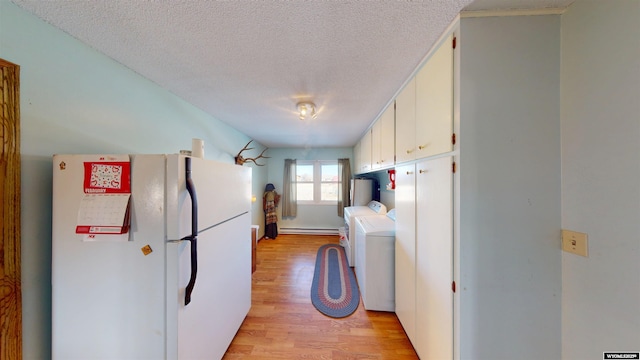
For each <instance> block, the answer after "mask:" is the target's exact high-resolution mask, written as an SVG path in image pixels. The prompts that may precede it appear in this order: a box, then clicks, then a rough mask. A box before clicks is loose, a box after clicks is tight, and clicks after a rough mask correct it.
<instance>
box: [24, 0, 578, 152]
mask: <svg viewBox="0 0 640 360" xmlns="http://www.w3.org/2000/svg"><path fill="white" fill-rule="evenodd" d="M12 1H14V2H15V3H16V4H18V5H19V6H21V7H23V8H24V9H26V10H27V11H29V12H32V13H33V14H34V15H36V16H38V17H40V18H42V19H44V20H45V21H47V22H49V23H51V24H52V25H54V26H56V27H58V28H60V29H62V30H64V31H65V32H67V33H69V34H71V35H72V36H74V37H76V38H77V39H79V40H80V41H82V42H84V43H86V44H88V45H90V46H92V47H93V48H95V49H97V50H98V51H100V52H102V53H104V54H106V55H107V56H109V57H111V58H113V59H115V60H116V61H118V62H120V63H122V64H123V65H125V66H127V67H128V68H130V69H132V70H134V71H136V72H137V73H139V74H141V75H142V76H144V77H146V78H148V79H150V80H152V81H154V82H155V83H157V84H158V85H160V86H162V87H163V88H166V89H168V90H169V91H171V92H173V93H174V94H176V95H177V96H179V97H181V98H183V99H185V100H186V101H187V102H190V103H192V104H194V105H195V106H197V107H199V108H201V109H202V110H204V111H206V112H207V113H209V114H211V115H212V116H213V117H215V118H217V119H219V120H221V121H223V122H226V123H228V124H229V125H231V126H232V127H234V128H236V129H238V130H239V131H241V132H243V133H245V134H247V135H248V136H250V137H251V138H254V139H256V140H257V141H259V142H260V143H262V144H264V145H265V146H267V147H340V146H353V145H354V144H355V142H356V141H357V140H358V139H359V137H360V136H361V135H362V133H363V132H364V130H366V128H367V127H368V126H369V125H370V124H371V122H372V121H373V120H374V119H375V117H376V116H377V115H378V113H379V112H380V111H382V110H383V108H384V106H385V105H386V104H387V103H388V102H389V101H390V99H391V98H392V97H393V95H394V94H395V93H396V92H397V91H398V89H400V87H401V86H402V85H403V84H404V82H405V81H406V80H407V78H408V77H409V76H410V75H411V73H412V72H413V71H414V70H415V68H416V67H417V66H418V64H419V63H420V62H421V60H422V59H423V58H424V56H425V55H426V53H427V51H428V50H429V48H430V47H431V46H432V45H433V43H434V42H435V41H436V40H437V39H438V38H439V37H440V35H441V34H442V32H443V31H444V30H445V28H446V27H447V26H448V25H449V24H450V23H451V21H452V20H453V19H454V18H455V17H456V16H457V14H458V13H459V12H460V11H461V10H462V9H463V8H465V7H466V6H468V5H469V7H468V9H469V10H487V9H514V8H515V9H526V8H540V7H544V8H550V7H566V6H567V5H568V4H570V3H571V2H572V1H573V0H477V1H476V2H474V3H473V4H471V3H472V0H424V1H302V0H293V1H248V0H236V1H210V0H182V1H177V0H176V1H139V0H114V1H103V0H88V1H86V0H76V1H67V0H50V1H42V0H38V1H35V0H12ZM300 100H311V101H313V102H315V104H316V106H317V108H318V116H317V119H315V120H312V121H309V122H303V121H300V120H298V117H297V114H296V113H295V111H296V109H295V105H296V103H297V102H298V101H300Z"/></svg>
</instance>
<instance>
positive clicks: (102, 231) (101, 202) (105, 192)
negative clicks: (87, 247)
mask: <svg viewBox="0 0 640 360" xmlns="http://www.w3.org/2000/svg"><path fill="white" fill-rule="evenodd" d="M83 187H84V189H83V192H84V195H83V197H82V199H81V201H80V205H79V209H78V220H77V225H76V234H82V235H83V241H127V240H128V239H129V234H128V233H129V209H130V200H131V162H130V160H129V156H128V155H116V156H114V155H95V156H88V157H87V158H86V159H84V179H83Z"/></svg>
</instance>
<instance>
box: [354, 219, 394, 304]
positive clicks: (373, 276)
mask: <svg viewBox="0 0 640 360" xmlns="http://www.w3.org/2000/svg"><path fill="white" fill-rule="evenodd" d="M395 215H396V213H395V209H393V210H391V211H389V213H387V214H386V215H369V216H358V217H356V234H355V237H356V242H355V244H356V254H355V264H356V266H355V270H356V278H357V279H358V286H359V287H360V294H361V295H362V302H363V303H364V308H365V309H367V310H377V311H395V309H396V297H395V241H396V221H395Z"/></svg>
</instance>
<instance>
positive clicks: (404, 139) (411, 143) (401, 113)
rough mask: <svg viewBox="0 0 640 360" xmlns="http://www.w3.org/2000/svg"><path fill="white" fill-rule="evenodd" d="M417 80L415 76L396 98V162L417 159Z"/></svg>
mask: <svg viewBox="0 0 640 360" xmlns="http://www.w3.org/2000/svg"><path fill="white" fill-rule="evenodd" d="M415 133H416V81H415V78H413V79H411V82H409V83H408V84H407V86H406V87H405V88H404V89H403V90H402V91H401V92H400V94H398V97H397V98H396V162H397V163H401V162H404V161H409V160H413V159H415V151H416V149H415V145H416V137H415Z"/></svg>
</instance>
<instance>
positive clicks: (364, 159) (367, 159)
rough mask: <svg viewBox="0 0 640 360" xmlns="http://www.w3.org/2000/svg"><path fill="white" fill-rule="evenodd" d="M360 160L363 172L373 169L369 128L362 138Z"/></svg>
mask: <svg viewBox="0 0 640 360" xmlns="http://www.w3.org/2000/svg"><path fill="white" fill-rule="evenodd" d="M360 161H361V163H362V172H367V171H371V129H369V130H367V132H366V133H364V136H362V140H360Z"/></svg>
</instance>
